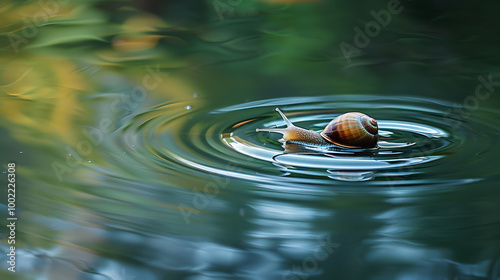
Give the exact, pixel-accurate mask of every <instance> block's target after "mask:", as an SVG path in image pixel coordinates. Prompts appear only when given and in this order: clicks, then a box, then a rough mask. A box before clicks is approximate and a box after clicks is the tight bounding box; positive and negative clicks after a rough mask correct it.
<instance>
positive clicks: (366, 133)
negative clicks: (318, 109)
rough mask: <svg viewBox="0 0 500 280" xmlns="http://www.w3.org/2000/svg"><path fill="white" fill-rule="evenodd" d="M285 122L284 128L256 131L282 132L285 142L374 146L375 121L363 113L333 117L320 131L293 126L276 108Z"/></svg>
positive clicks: (376, 128) (375, 134)
mask: <svg viewBox="0 0 500 280" xmlns="http://www.w3.org/2000/svg"><path fill="white" fill-rule="evenodd" d="M276 111H278V113H280V115H281V117H282V118H283V120H284V121H285V123H286V128H258V129H257V130H256V131H257V132H260V131H264V132H275V133H281V134H283V139H284V140H285V141H286V142H287V143H296V144H304V145H312V146H340V147H344V148H352V149H369V148H376V147H377V141H378V124H377V121H376V120H375V119H373V118H371V117H369V116H367V115H365V114H362V113H357V112H352V113H345V114H343V115H340V116H338V117H336V118H334V119H333V120H332V121H331V122H330V123H329V124H328V125H327V126H326V127H325V129H324V130H323V131H322V132H321V133H317V132H315V131H312V130H308V129H304V128H300V127H297V126H295V125H294V124H293V123H292V122H291V121H290V120H288V118H287V117H286V116H285V114H283V112H281V111H280V109H279V108H276Z"/></svg>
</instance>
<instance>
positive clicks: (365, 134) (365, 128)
mask: <svg viewBox="0 0 500 280" xmlns="http://www.w3.org/2000/svg"><path fill="white" fill-rule="evenodd" d="M321 136H322V137H323V138H324V139H325V140H327V141H328V142H330V143H333V144H335V145H338V146H342V147H346V148H374V147H375V146H376V145H377V141H378V124H377V121H376V120H375V119H373V118H371V117H369V116H367V115H365V114H362V113H357V112H354V113H346V114H343V115H340V116H338V117H336V118H335V119H333V120H332V121H331V122H330V123H329V124H328V125H327V126H326V127H325V129H324V130H323V131H322V132H321Z"/></svg>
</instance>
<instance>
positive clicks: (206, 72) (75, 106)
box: [0, 0, 500, 279]
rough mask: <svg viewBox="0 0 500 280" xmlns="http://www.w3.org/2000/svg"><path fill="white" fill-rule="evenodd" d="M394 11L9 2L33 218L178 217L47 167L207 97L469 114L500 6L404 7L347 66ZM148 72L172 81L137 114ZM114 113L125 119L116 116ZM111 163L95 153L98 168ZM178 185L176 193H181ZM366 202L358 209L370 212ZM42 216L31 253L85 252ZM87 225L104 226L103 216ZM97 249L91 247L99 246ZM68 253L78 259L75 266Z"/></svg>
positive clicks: (6, 83) (2, 62) (189, 0)
mask: <svg viewBox="0 0 500 280" xmlns="http://www.w3.org/2000/svg"><path fill="white" fill-rule="evenodd" d="M388 3H389V1H386V0H384V1H382V0H376V1H368V0H364V1H329V0H261V1H254V0H206V1H201V0H166V1H154V0H148V1H140V0H136V1H98V0H93V1H70V0H61V1H57V0H40V1H13V0H3V1H2V2H1V6H0V26H2V28H0V122H1V124H2V125H1V128H0V131H1V132H2V133H3V134H4V135H8V137H9V138H8V139H3V140H1V141H3V142H0V143H2V144H3V146H5V147H12V146H16V148H17V147H18V146H22V145H24V144H27V145H30V146H33V147H35V150H36V152H34V153H33V155H32V156H31V160H32V162H30V163H26V165H28V164H30V165H32V166H36V167H37V168H36V170H35V169H31V170H30V169H29V168H26V169H24V171H23V172H24V175H26V177H27V178H31V179H33V181H37V183H38V184H37V185H36V187H35V186H34V185H33V186H31V188H30V189H29V191H31V192H33V193H34V195H31V196H28V195H27V196H26V202H25V205H29V204H30V203H31V202H33V201H32V200H35V199H39V201H41V202H40V203H42V202H47V205H45V206H46V207H42V208H39V209H38V208H37V211H38V210H39V211H40V212H45V211H46V212H51V211H54V212H58V213H59V214H58V215H66V214H68V213H62V211H60V210H61V209H65V207H66V206H68V208H71V209H72V213H71V214H75V215H81V216H82V217H83V216H86V215H89V216H91V215H92V214H91V212H92V211H86V208H91V209H97V210H98V211H103V212H110V213H113V214H116V215H126V214H128V211H129V208H128V204H119V203H118V202H117V203H116V204H108V203H102V200H100V199H101V197H94V196H92V193H99V194H100V195H102V196H104V197H105V198H106V199H111V198H113V197H117V195H122V196H120V197H121V199H123V200H125V201H126V202H127V203H131V201H136V202H137V201H138V199H139V197H142V198H143V199H144V201H138V202H139V203H143V204H144V205H155V207H158V208H168V209H172V208H175V207H174V206H172V204H169V203H163V204H161V203H162V202H161V201H157V200H155V196H154V195H155V194H154V193H153V194H151V197H146V198H144V196H143V195H144V194H141V196H140V195H137V194H135V193H132V192H130V190H122V189H119V186H121V184H123V183H122V182H115V181H113V183H112V184H113V187H115V188H108V189H106V188H102V189H101V188H93V189H92V188H90V187H89V186H91V185H92V182H90V181H92V180H94V181H97V180H96V178H98V176H97V175H96V178H94V177H92V171H89V170H85V169H83V171H82V170H79V171H80V173H78V172H75V175H76V176H75V177H76V178H77V179H76V180H75V181H78V182H80V183H81V184H73V185H72V186H71V188H70V189H69V188H67V184H64V185H60V184H57V183H54V182H53V181H51V180H54V179H53V173H52V170H51V167H50V166H49V165H47V164H46V162H47V160H44V159H43V158H42V157H37V155H39V154H43V153H44V152H46V153H49V154H56V156H55V158H57V159H58V160H59V159H60V158H64V157H65V156H66V154H67V153H68V150H66V149H65V148H64V147H75V145H76V144H77V143H78V141H80V140H81V139H82V135H81V131H82V128H84V127H86V126H93V127H96V126H98V122H99V120H101V119H102V118H103V117H109V118H112V119H113V120H115V122H114V123H113V125H112V129H118V128H119V127H120V125H121V122H120V120H121V119H124V118H126V117H128V116H130V115H131V114H132V113H134V114H137V112H139V113H140V112H141V110H140V109H141V108H140V106H143V107H144V108H150V107H153V106H155V105H156V104H163V103H165V102H186V101H190V100H193V99H194V97H196V96H197V98H198V99H197V103H196V106H205V107H207V108H214V109H216V108H221V107H223V106H227V105H234V104H240V103H243V102H247V101H253V100H263V99H267V98H272V97H287V96H290V97H292V96H321V95H335V94H351V95H356V94H374V95H407V96H408V95H409V96H416V97H433V98H439V99H443V100H447V101H451V102H457V103H459V104H461V103H462V102H463V100H464V98H465V97H466V96H469V95H471V94H473V93H474V90H475V88H476V85H477V84H478V80H477V77H478V75H483V76H487V75H490V74H491V75H493V77H495V79H496V78H497V77H499V76H500V75H499V74H500V73H499V72H500V71H499V70H500V69H499V65H500V64H499V57H500V56H499V55H498V47H499V40H500V36H499V35H500V34H499V33H500V30H499V26H500V17H498V11H499V10H500V9H499V8H500V2H498V1H482V2H472V1H451V0H432V1H431V0H429V1H409V0H402V1H401V2H400V5H401V7H402V8H403V10H402V12H401V13H399V14H394V15H392V17H391V21H390V22H389V24H388V25H387V26H386V27H384V28H382V29H381V31H380V34H378V35H377V36H375V37H374V38H371V41H370V43H369V44H368V45H367V46H366V47H364V48H360V53H359V54H357V55H356V56H355V57H352V61H351V62H350V63H349V62H348V61H347V60H346V59H345V57H344V55H343V53H342V50H341V49H340V47H339V45H340V44H341V43H342V42H345V43H349V44H351V45H354V43H353V40H354V37H355V35H356V32H355V30H354V28H355V27H359V28H361V29H364V27H365V26H366V24H367V23H368V22H370V21H373V20H374V19H373V16H372V14H371V13H370V12H371V11H375V12H379V11H380V10H384V9H387V6H388ZM151 69H160V73H159V75H160V77H161V78H162V79H163V80H164V82H162V83H160V84H159V85H158V87H156V88H154V89H152V90H150V91H148V94H147V100H146V101H145V102H144V103H141V104H138V103H134V104H130V103H129V102H128V100H129V99H130V96H131V94H132V92H133V89H134V88H135V87H136V86H137V85H141V84H142V83H143V81H144V77H145V76H146V75H148V73H150V71H151ZM116 100H118V105H119V106H118V107H119V108H120V110H119V111H114V110H113V109H112V108H113V107H112V104H114V103H113V102H115V101H116ZM499 104H500V100H499V97H498V94H492V96H491V98H490V99H489V100H488V102H483V103H481V104H480V106H481V107H491V108H493V109H495V110H497V109H498V106H499ZM491 121H493V122H498V120H491ZM10 138H12V140H11V139H10ZM14 141H19V142H20V143H22V144H19V143H16V144H12V143H14ZM6 142H8V144H4V143H6ZM14 152H16V153H17V150H16V151H14V149H9V150H5V151H2V153H3V154H2V156H4V157H6V158H14V156H13V153H14ZM101 156H103V155H100V154H99V152H98V151H97V150H95V151H94V152H93V154H92V155H91V156H89V157H88V158H91V159H97V158H99V157H101ZM117 160H120V158H118V159H117ZM5 162H6V161H5V160H4V161H3V162H2V164H4V163H5ZM44 170H45V171H47V173H46V174H43V175H42V174H41V173H40V172H42V173H43V171H44ZM103 173H105V172H103ZM124 173H126V172H124ZM47 174H50V175H47ZM157 176H158V177H155V178H154V179H152V180H156V181H157V182H160V181H161V179H163V177H161V176H163V175H157ZM49 177H50V178H51V179H50V180H49V179H48V178H49ZM137 177H139V176H137ZM86 178H87V179H86ZM134 179H135V178H134ZM181 179H182V178H180V179H178V180H179V182H177V181H176V182H175V183H177V184H179V185H180V184H181V182H180V181H181ZM85 180H87V181H85ZM171 180H172V179H171ZM131 181H132V180H131ZM165 181H166V180H165ZM170 182H172V181H170ZM127 183H130V182H127ZM196 184H198V185H201V180H200V182H196ZM115 185H116V186H115ZM193 185H194V184H193ZM27 189H28V188H27ZM63 189H64V192H63V191H62V190H63ZM89 189H90V191H89ZM117 190H120V191H117ZM87 192H90V194H89V193H87ZM44 195H45V196H44ZM57 195H58V196H57ZM49 196H50V197H49ZM30 200H31V201H30ZM49 202H50V203H49ZM56 202H57V203H56ZM119 202H120V201H119ZM365 202H366V201H362V203H360V204H361V205H370V204H367V202H366V203H365ZM117 204H119V205H117ZM354 204H358V203H353V205H354ZM435 204H439V202H435ZM61 205H62V206H61ZM89 205H90V206H89ZM70 206H71V207H70ZM372 206H373V205H372ZM111 208H112V209H111ZM87 210H88V209H87ZM149 210H150V209H149V208H148V211H149ZM154 210H158V209H156V208H155V209H154ZM148 211H144V212H140V211H139V212H137V213H136V214H137V215H138V216H140V217H141V218H144V217H148V216H151V215H152V214H151V213H159V211H158V212H155V211H151V212H148ZM486 211H487V210H484V212H486ZM73 212H74V213H73ZM172 212H173V210H172ZM32 214H34V213H31V214H29V213H27V214H26V215H25V216H24V218H25V221H26V223H25V224H26V228H24V229H23V231H22V232H24V233H25V234H26V236H21V237H20V238H24V239H25V240H29V242H26V243H27V244H31V245H32V246H34V247H37V248H44V247H49V245H47V244H46V243H45V242H49V243H50V242H52V241H54V242H58V243H61V244H65V242H66V241H65V240H69V239H72V240H73V242H75V243H78V242H80V241H81V240H79V239H78V234H77V232H78V230H77V229H71V230H67V231H59V230H57V229H54V228H51V227H45V228H43V230H44V231H43V232H42V231H41V228H42V224H43V223H45V221H44V220H40V219H39V217H38V216H36V215H33V216H36V218H35V217H33V218H32V217H31V215H32ZM35 214H36V213H35ZM68 215H70V214H68ZM176 215H177V213H175V215H174V214H172V216H175V217H177V216H178V215H177V216H176ZM156 218H157V220H160V219H161V217H156ZM177 218H178V217H177ZM238 218H239V217H238ZM82 219H83V218H82ZM90 219H91V220H94V221H95V223H99V220H100V217H99V216H98V215H96V216H92V217H91V218H89V220H90ZM172 219H174V218H172ZM50 222H54V221H50ZM152 222H154V220H153V221H152ZM151 224H152V223H151ZM325 224H326V223H325ZM38 225H40V227H38ZM54 227H57V226H54ZM34 228H37V229H36V230H35V229H34ZM35 232H38V233H37V234H38V235H39V236H43V237H44V238H39V236H35V235H36V234H35ZM30 234H31V236H30ZM58 234H59V236H56V235H58ZM110 235H112V234H110ZM45 237H47V239H46V238H45ZM49 237H51V238H52V239H48V238H49ZM108 238H109V239H112V237H108ZM103 239H104V238H103ZM75 240H76V241H75ZM94 241H95V240H89V241H88V243H89V244H86V245H85V246H83V247H87V248H88V247H90V246H96V245H95V244H94V243H92V242H94ZM96 243H97V241H96ZM103 243H104V242H103ZM108 243H109V242H108ZM98 245H100V244H98ZM115 245H116V244H115ZM71 246H74V245H71ZM71 246H68V247H71ZM110 246H113V244H111V245H110ZM117 247H120V249H123V248H124V247H125V246H117ZM346 247H347V246H346ZM98 249H99V248H97V249H96V250H98ZM108 249H109V251H105V250H104V249H103V251H104V252H99V253H101V254H103V255H106V254H108V255H111V253H109V252H113V250H115V249H116V248H113V247H111V248H108ZM67 250H68V252H67V253H66V254H67V255H71V254H73V253H75V251H71V248H69V249H68V248H67ZM84 251H85V250H84V249H82V250H80V252H83V253H85V252H84ZM116 251H120V250H119V249H117V250H116ZM2 273H3V271H2ZM68 279H70V278H68Z"/></svg>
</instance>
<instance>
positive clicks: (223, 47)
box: [0, 0, 500, 280]
mask: <svg viewBox="0 0 500 280" xmlns="http://www.w3.org/2000/svg"><path fill="white" fill-rule="evenodd" d="M387 5H388V2H387V1H362V2H356V3H354V2H353V3H341V2H334V1H285V0H283V1H277V0H275V1H271V0H266V1H252V0H241V1H229V0H228V1H223V0H220V1H214V2H213V1H205V2H201V1H198V2H197V1H164V2H154V1H131V2H114V1H113V2H111V1H109V2H108V1H89V2H85V3H81V2H77V1H52V2H51V1H47V2H44V1H4V2H3V4H2V6H1V7H0V24H1V26H2V28H1V31H0V42H1V45H0V48H1V50H2V52H1V53H0V65H1V67H0V121H1V124H2V125H1V127H0V131H1V132H2V135H3V136H4V137H3V138H2V140H0V143H1V147H2V148H3V149H2V152H1V164H2V165H3V166H5V165H6V164H7V162H10V161H14V162H16V163H17V165H18V166H19V168H18V170H17V175H18V177H19V180H18V197H17V209H18V215H19V227H18V229H17V241H18V243H17V244H16V245H17V246H16V247H17V248H18V268H19V272H18V273H17V274H16V277H17V278H15V279H127V277H128V278H130V277H137V278H139V277H140V278H144V279H191V280H192V279H224V277H226V278H228V279H229V278H231V277H235V275H239V276H241V277H240V278H241V279H280V278H282V277H283V276H284V275H289V276H290V277H292V276H296V277H298V276H299V274H297V275H292V274H287V273H288V271H290V270H292V267H294V266H299V267H300V266H301V265H302V264H303V260H305V259H306V258H308V257H311V256H314V252H315V250H316V249H317V248H318V244H317V243H316V240H317V239H318V238H320V239H321V238H324V236H331V238H332V240H334V242H337V243H339V244H341V246H340V247H338V248H336V249H335V250H334V252H333V253H332V254H331V255H330V256H329V257H328V258H327V259H326V260H325V261H322V262H318V267H317V268H316V269H314V271H309V272H308V273H305V272H304V273H305V274H300V275H301V276H304V277H305V275H307V276H308V277H309V279H333V278H339V279H340V278H342V279H401V278H403V277H407V278H405V279H414V278H415V276H414V275H425V276H422V277H425V278H426V279H445V278H448V279H454V277H458V278H457V279H462V278H463V279H495V278H496V277H499V262H498V254H497V252H498V245H499V244H498V240H499V237H500V236H499V234H498V232H499V231H498V229H499V223H498V219H497V215H496V213H497V212H498V211H497V210H498V203H497V202H498V198H499V196H500V192H499V191H498V190H497V189H496V188H495V183H496V182H498V172H496V171H494V170H493V168H491V166H497V165H498V162H497V161H495V157H494V156H492V155H498V154H499V153H498V148H497V145H496V143H498V142H495V141H496V140H497V139H498V135H499V126H500V124H499V123H498V121H497V120H498V118H497V117H498V108H499V105H500V100H499V97H498V94H497V91H496V87H497V84H496V80H497V79H498V62H499V61H498V60H499V58H498V55H497V49H498V40H499V39H498V38H500V37H499V36H498V34H496V32H497V31H495V30H494V28H493V27H494V26H497V23H498V20H499V19H498V15H497V12H496V11H497V10H498V9H496V8H497V6H498V5H499V4H498V3H497V2H490V3H487V4H481V5H479V4H475V3H466V2H464V3H456V2H451V1H448V2H447V1H444V2H443V1H441V2H439V1H430V2H426V3H413V2H409V1H401V3H400V5H401V7H402V8H403V10H402V12H401V13H398V14H393V15H392V16H391V20H390V22H389V23H388V24H387V26H386V27H384V28H382V29H381V30H380V33H379V34H378V35H376V36H374V37H373V38H370V42H369V43H368V44H367V46H364V47H360V46H356V44H355V41H354V40H355V38H356V37H355V36H356V34H357V33H356V32H357V31H356V30H355V29H354V28H355V27H359V28H360V29H361V30H364V28H365V26H366V24H367V23H368V22H370V21H372V20H374V17H373V13H371V11H374V12H375V13H380V11H382V10H384V9H387ZM342 42H345V43H348V44H351V45H353V46H355V47H357V48H358V49H359V52H357V53H356V55H355V56H353V57H351V62H350V63H348V61H347V60H346V59H345V57H344V56H343V53H342V50H341V48H340V47H339V45H340V44H341V43H342ZM479 76H480V77H483V78H482V79H481V78H478V77H479ZM489 79H491V80H492V81H490V82H488V80H489ZM484 80H486V82H484ZM479 85H482V86H483V87H482V90H488V91H482V94H483V95H481V96H482V97H484V98H479V97H478V96H477V95H475V94H476V89H477V87H478V86H479ZM487 92H489V94H487ZM339 94H343V95H345V96H351V98H352V99H356V97H357V96H364V95H360V94H365V95H372V96H374V97H382V96H396V97H397V96H410V97H422V98H430V97H432V98H438V99H440V100H444V101H446V102H450V103H451V104H457V105H456V106H455V109H453V110H452V111H451V115H452V116H454V117H457V119H459V120H460V124H461V125H463V126H465V127H467V126H471V125H472V126H474V127H473V129H471V130H470V131H476V132H478V135H467V139H466V140H467V142H465V140H464V139H458V138H453V137H452V140H451V141H454V142H455V143H461V142H460V141H464V143H466V144H464V145H462V146H460V145H459V144H456V145H457V146H456V147H459V149H463V150H464V151H462V153H461V152H460V151H457V150H453V149H449V150H446V151H443V153H442V154H443V155H444V156H446V157H447V158H448V159H449V161H448V162H456V163H455V164H450V163H449V164H448V165H444V166H440V165H439V164H438V163H439V161H437V164H436V165H435V166H433V165H427V166H425V168H426V169H424V170H421V169H417V170H414V171H415V172H416V173H418V172H419V171H420V172H422V173H420V175H415V177H417V178H418V179H419V180H420V182H422V185H420V186H419V185H412V186H408V187H406V188H401V189H392V188H391V189H390V188H387V187H384V186H383V185H382V186H381V187H380V188H378V187H375V188H372V189H363V188H357V187H363V186H365V185H362V183H359V184H360V185H355V186H354V185H340V186H337V187H334V186H330V185H321V184H312V183H311V182H313V181H311V180H310V179H311V177H312V175H310V174H307V173H306V174H302V175H300V176H298V177H300V180H302V181H299V180H297V181H291V180H288V181H287V179H286V178H285V179H283V181H282V182H281V183H280V182H279V181H278V180H276V179H277V178H279V177H278V176H281V175H283V174H282V172H281V170H280V169H278V168H276V169H275V168H274V166H273V165H272V164H270V163H268V162H263V161H258V160H255V159H250V158H249V157H244V156H243V155H241V154H236V152H234V151H232V150H229V148H228V147H226V146H224V145H223V144H222V142H217V140H220V137H219V136H220V135H219V133H220V132H221V131H226V129H227V127H222V124H224V125H225V124H227V123H230V122H233V123H232V124H236V123H238V122H240V121H243V120H252V119H253V120H255V119H259V118H263V117H264V115H265V114H270V113H271V111H266V110H264V109H267V108H263V109H255V108H256V107H257V106H255V107H250V108H247V109H248V110H246V111H245V110H241V112H234V113H233V114H231V116H229V117H228V118H230V117H231V118H234V119H233V120H231V121H229V120H219V119H217V118H216V117H213V114H211V112H214V111H216V110H218V109H221V108H224V107H226V106H237V105H239V104H243V103H246V102H249V101H262V100H267V99H269V98H282V99H277V100H286V98H292V97H298V96H306V97H307V96H309V97H315V98H316V97H322V96H335V95H339ZM474 96H476V99H473V97H474ZM346 99H348V98H346ZM347 101H349V100H346V102H347ZM476 102H477V104H476ZM290 104H291V103H290ZM429 107H431V104H429ZM254 109H255V110H254ZM326 109H327V108H326ZM377 109H379V110H384V108H382V107H381V108H377ZM385 109H386V110H387V108H385ZM400 113H401V114H404V111H403V110H401V112H400ZM391 117H392V118H393V119H396V120H397V119H405V120H408V121H410V120H413V119H412V117H411V116H405V117H402V116H396V115H393V116H391ZM190 118H195V119H200V121H199V123H197V124H193V123H192V122H190V121H189V119H190ZM436 118H437V117H436ZM422 119H425V118H422ZM211 120H217V121H218V122H217V123H213V124H211V125H210V122H211ZM428 120H429V121H430V120H431V117H429V119H428ZM478 123H481V125H478ZM186 124H187V125H189V126H190V127H185V125H186ZM448 132H449V133H450V132H453V130H450V131H448ZM176 133H179V135H177V134H176ZM183 133H184V134H183ZM172 134H174V135H173V136H172ZM248 135H250V132H249V134H248ZM248 135H244V136H246V137H248ZM484 135H487V137H484ZM205 136H206V137H205ZM485 139H486V140H485ZM268 142H269V144H273V143H274V142H273V141H271V140H269V141H268ZM201 147H203V149H201ZM174 148H175V149H177V150H170V151H169V149H174ZM484 154H488V157H487V158H488V159H489V160H488V162H485V160H484V158H485V157H484V156H482V155H484ZM220 155H224V156H225V157H226V159H224V157H222V156H220ZM461 155H462V156H461ZM463 155H467V158H466V159H465V158H464V157H463ZM173 156H179V157H180V159H181V160H184V161H183V162H188V161H187V160H192V161H190V162H192V163H191V165H188V164H184V165H183V164H179V162H180V161H175V160H173ZM196 160H199V161H196ZM464 160H465V161H467V163H461V161H464ZM233 162H238V163H239V167H240V168H242V169H244V170H243V171H245V172H248V171H249V170H250V171H252V172H254V174H253V176H261V181H259V182H255V181H251V180H249V179H248V177H245V176H244V174H245V172H243V171H241V170H238V169H237V167H238V166H236V167H234V166H233V165H231V163H233ZM196 164H199V165H196ZM203 164H204V165H203ZM464 165H465V166H469V167H470V166H474V167H475V168H469V169H466V170H463V172H461V175H462V176H464V177H466V176H467V177H468V178H473V177H474V176H475V175H477V174H481V177H482V178H479V179H481V180H478V181H471V182H470V183H468V184H463V185H460V186H453V185H452V184H449V185H445V186H440V187H439V188H438V187H434V188H433V186H432V185H430V186H428V185H425V184H424V182H425V183H428V182H432V180H433V179H434V178H435V177H433V176H438V175H439V176H443V177H446V176H448V177H449V178H448V179H450V180H452V179H456V178H455V176H454V175H453V174H457V173H458V172H457V170H460V168H461V166H464ZM207 166H208V167H209V168H205V167H207ZM231 168H235V169H234V170H230V169H231ZM476 168H477V169H476ZM428 170H433V172H430V171H428ZM477 170H482V172H479V171H477ZM485 170H486V171H485ZM226 171H227V172H228V173H223V172H226ZM229 171H230V172H232V173H229ZM214 173H215V174H214ZM224 174H237V175H239V176H240V177H239V178H238V176H232V175H231V176H223V175H224ZM263 174H266V175H268V176H272V177H271V178H272V179H273V180H269V181H268V182H265V181H266V180H265V177H262V176H263ZM447 174H448V175H447ZM419 176H420V177H419ZM262 178H264V179H262ZM483 179H484V180H483ZM401 180H403V181H404V180H405V178H401ZM300 182H305V183H300ZM307 182H309V183H310V184H308V183H307ZM353 186H354V188H353ZM207 188H209V189H210V188H211V189H210V191H208V193H209V194H210V195H208V196H207V195H206V193H207ZM4 197H6V196H4ZM2 199H3V198H2ZM2 203H3V204H2V206H3V207H2V209H4V210H5V212H6V208H7V207H6V199H4V200H2ZM7 235H8V232H7V230H6V229H5V228H4V229H3V230H2V236H3V239H2V241H3V242H2V246H1V248H2V252H4V251H6V250H7V247H6V242H5V241H6V238H5V237H6V236H7ZM4 259H5V257H4V258H3V259H2V260H4ZM4 264H5V262H4ZM124 268H126V269H125V270H124ZM0 277H1V278H2V279H14V278H12V274H11V273H10V272H7V271H6V269H2V270H0ZM412 277H413V278H412ZM290 279H291V278H290Z"/></svg>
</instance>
